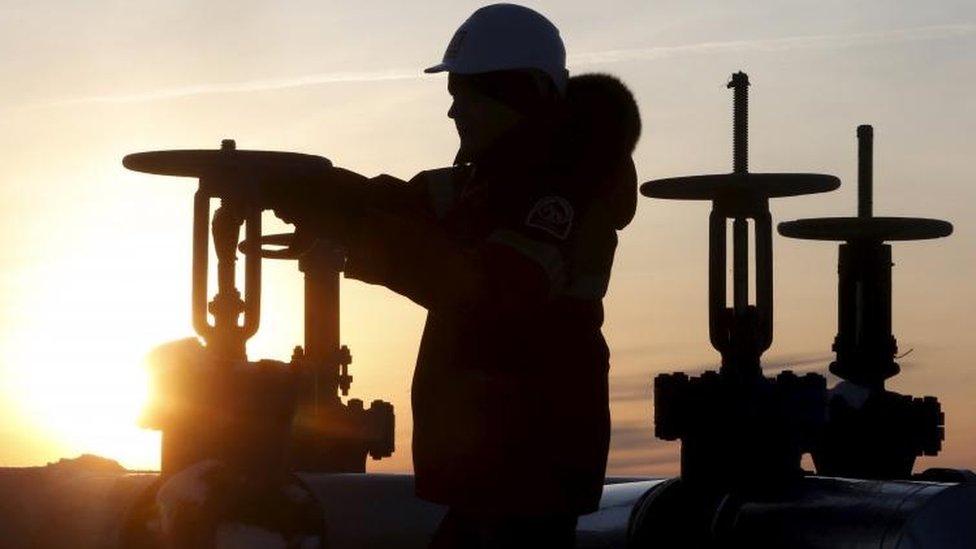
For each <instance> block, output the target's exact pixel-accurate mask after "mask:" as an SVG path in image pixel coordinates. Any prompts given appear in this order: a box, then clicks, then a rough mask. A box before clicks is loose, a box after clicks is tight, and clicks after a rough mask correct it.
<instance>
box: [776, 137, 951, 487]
mask: <svg viewBox="0 0 976 549" xmlns="http://www.w3.org/2000/svg"><path fill="white" fill-rule="evenodd" d="M857 138H858V144H859V146H858V204H857V214H858V215H857V217H831V218H819V219H802V220H799V221H790V222H786V223H781V224H780V225H779V232H780V234H782V235H783V236H787V237H791V238H802V239H808V240H829V241H841V242H844V244H841V245H840V252H839V262H838V269H837V271H838V279H839V280H838V282H839V283H838V292H837V296H838V307H837V313H838V314H837V325H838V333H837V338H836V339H835V340H834V347H833V348H834V352H836V354H837V359H836V360H835V361H834V362H833V363H832V364H831V365H830V371H831V372H832V373H833V374H834V375H836V376H838V377H840V378H841V379H843V380H845V381H844V382H842V383H841V384H840V385H838V387H837V388H836V389H835V390H834V391H833V393H834V395H833V396H832V397H831V399H830V421H829V422H828V424H827V426H826V429H825V432H824V435H823V437H822V440H821V442H820V444H819V445H818V447H817V449H816V450H815V451H814V452H813V458H814V462H815V464H816V466H817V471H818V472H819V473H821V474H826V475H834V476H846V477H857V478H908V477H909V476H910V475H911V472H912V467H913V465H914V463H915V458H916V457H917V456H921V455H929V456H934V455H936V454H938V453H939V451H940V450H941V448H942V440H943V438H944V436H945V434H944V430H943V426H942V425H943V422H944V417H943V414H942V410H941V406H940V405H939V401H938V400H937V399H936V398H935V397H931V396H927V397H924V398H912V397H909V396H905V395H900V394H897V393H894V392H890V391H886V390H885V388H884V384H885V380H886V379H888V378H890V377H892V376H894V375H896V374H897V373H898V371H899V367H898V364H897V363H896V362H895V358H896V357H895V355H896V354H897V353H898V345H897V342H896V340H895V337H894V335H892V331H891V319H892V315H891V303H892V298H891V267H892V262H891V245H889V244H885V241H902V240H926V239H933V238H941V237H945V236H948V235H950V234H951V233H952V225H951V224H949V223H947V222H945V221H940V220H936V219H923V218H906V217H873V212H872V209H873V193H874V190H873V162H872V152H873V146H874V144H873V140H874V130H873V129H872V127H871V126H867V125H863V126H859V127H858V128H857Z"/></svg>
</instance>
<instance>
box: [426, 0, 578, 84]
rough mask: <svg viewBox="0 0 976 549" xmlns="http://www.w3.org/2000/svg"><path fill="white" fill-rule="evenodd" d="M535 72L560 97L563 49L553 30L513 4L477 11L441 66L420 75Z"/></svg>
mask: <svg viewBox="0 0 976 549" xmlns="http://www.w3.org/2000/svg"><path fill="white" fill-rule="evenodd" d="M513 69H537V70H540V71H542V72H544V73H545V74H547V75H549V78H551V79H552V82H553V84H555V85H556V88H557V89H558V90H559V91H560V93H562V92H564V91H565V90H566V81H567V80H568V79H569V73H568V72H567V71H566V48H565V47H564V46H563V40H562V38H560V37H559V29H557V28H556V26H555V25H553V24H552V23H551V22H550V21H549V20H548V19H546V18H545V17H544V16H543V15H542V14H540V13H539V12H536V11H534V10H531V9H529V8H526V7H525V6H517V5H515V4H492V5H490V6H485V7H483V8H480V9H479V10H478V11H476V12H474V13H473V14H471V17H468V19H467V20H466V21H465V22H464V23H462V24H461V27H460V28H458V30H457V31H456V32H455V33H454V37H453V38H451V42H450V43H449V44H448V45H447V51H445V52H444V60H443V61H442V62H441V63H440V64H437V65H434V66H433V67H429V68H427V69H425V70H424V72H428V73H430V72H444V71H447V72H453V73H457V74H478V73H483V72H492V71H502V70H513Z"/></svg>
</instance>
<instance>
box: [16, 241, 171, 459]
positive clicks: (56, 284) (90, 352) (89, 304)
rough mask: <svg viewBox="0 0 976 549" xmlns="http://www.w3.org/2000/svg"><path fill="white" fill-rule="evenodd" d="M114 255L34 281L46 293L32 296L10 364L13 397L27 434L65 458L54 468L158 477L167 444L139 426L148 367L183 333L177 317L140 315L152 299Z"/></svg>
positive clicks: (74, 262)
mask: <svg viewBox="0 0 976 549" xmlns="http://www.w3.org/2000/svg"><path fill="white" fill-rule="evenodd" d="M107 255H108V254H106V257H95V258H93V257H86V258H85V261H84V262H81V263H79V262H78V261H77V260H78V259H79V258H77V257H75V258H70V259H69V260H66V261H64V260H63V261H59V262H58V263H59V264H60V265H59V266H60V267H65V266H67V265H72V266H73V267H71V268H69V269H63V268H62V269H58V268H51V269H50V270H47V271H46V273H49V274H47V275H45V276H43V277H42V279H41V280H35V281H33V282H34V284H33V287H34V288H37V289H39V290H38V291H36V292H35V293H34V295H31V296H23V297H25V298H33V299H34V301H33V302H32V303H31V306H30V308H29V311H30V313H29V314H28V315H26V316H25V317H23V318H21V319H20V320H21V323H20V325H19V326H17V328H16V332H17V335H16V337H14V338H13V339H12V340H9V341H11V343H12V348H8V349H7V350H6V353H5V355H6V356H5V357H4V358H5V359H6V361H7V363H8V364H10V365H11V366H12V368H11V370H12V373H13V376H12V377H13V382H14V383H13V385H14V387H11V389H13V394H12V395H11V396H13V397H14V399H16V400H17V401H18V403H19V408H20V410H21V415H22V416H23V417H24V418H26V421H27V422H28V423H29V425H23V426H21V428H27V429H30V430H31V431H32V432H33V433H35V434H36V436H38V437H44V438H48V439H53V440H54V441H56V442H57V444H56V446H58V447H60V448H63V452H64V455H60V456H48V457H47V460H48V461H50V460H56V459H57V458H60V457H75V456H77V455H78V454H81V453H92V454H97V455H101V456H104V457H108V458H112V459H115V460H117V461H119V462H120V463H122V464H123V465H125V466H127V467H129V468H132V469H154V468H157V467H158V464H159V463H158V462H159V458H158V453H159V435H158V433H155V432H152V431H146V430H142V429H140V428H139V427H138V426H137V424H136V422H137V419H138V416H139V413H140V411H141V409H142V406H143V403H144V402H145V400H146V397H147V392H148V375H147V371H146V368H145V366H144V363H143V361H144V358H145V356H146V353H147V352H148V351H149V350H150V349H151V348H152V347H153V346H155V345H157V344H159V343H161V342H162V341H163V340H165V339H167V338H168V339H173V337H172V334H173V333H174V331H173V330H172V329H168V328H169V327H168V326H167V324H168V323H170V321H169V320H168V317H166V316H160V315H156V314H153V313H152V312H151V311H145V310H141V309H142V306H139V310H134V309H135V308H136V307H135V306H134V305H133V303H132V301H131V296H134V295H139V294H137V292H139V291H145V289H144V288H142V289H141V288H140V287H141V286H142V284H139V283H137V282H136V281H133V282H131V283H125V282H124V281H123V280H120V279H122V278H123V277H122V273H118V272H112V271H111V268H110V267H109V268H106V266H111V265H113V263H112V262H113V260H114V261H117V258H110V257H107ZM79 265H80V266H79ZM41 289H42V290H41ZM165 306H166V305H165V304H159V307H165ZM169 306H170V307H172V304H169ZM164 319H165V320H164ZM178 329H179V328H178V327H177V330H178ZM176 333H179V332H176ZM167 334H168V337H167ZM41 459H42V458H41V457H38V460H41Z"/></svg>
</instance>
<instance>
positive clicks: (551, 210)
mask: <svg viewBox="0 0 976 549" xmlns="http://www.w3.org/2000/svg"><path fill="white" fill-rule="evenodd" d="M525 224H526V225H527V226H529V227H535V228H536V229H542V230H543V231H546V232H547V233H549V234H551V235H553V236H555V237H556V238H560V239H563V240H566V237H567V236H569V229H570V228H571V227H572V225H573V206H572V205H570V203H569V201H568V200H566V199H565V198H562V197H559V196H546V197H544V198H541V199H539V201H538V202H536V203H535V206H532V210H531V211H529V216H528V217H527V218H526V219H525Z"/></svg>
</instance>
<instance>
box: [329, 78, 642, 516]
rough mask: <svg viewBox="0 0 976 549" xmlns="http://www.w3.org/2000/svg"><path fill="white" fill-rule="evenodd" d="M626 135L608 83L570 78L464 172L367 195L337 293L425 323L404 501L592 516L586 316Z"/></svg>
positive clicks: (629, 138)
mask: <svg viewBox="0 0 976 549" xmlns="http://www.w3.org/2000/svg"><path fill="white" fill-rule="evenodd" d="M639 128H640V122H639V117H638V115H637V107H636V105H635V104H634V102H633V98H632V96H631V95H630V93H629V92H628V91H627V90H626V88H624V87H623V85H622V84H620V83H619V82H618V81H617V80H615V79H613V78H611V77H606V76H599V75H590V76H584V77H575V78H574V79H571V81H570V86H569V91H568V99H567V101H566V110H565V111H563V114H562V115H561V116H558V117H550V118H547V119H545V120H532V121H530V123H528V124H526V125H524V126H521V127H519V128H517V129H515V130H513V131H512V132H510V134H508V135H506V136H504V138H503V139H501V140H499V143H498V145H497V146H495V147H494V148H493V149H492V150H491V151H489V153H487V154H486V155H484V156H483V157H481V158H479V159H478V161H476V162H474V163H472V164H470V165H464V166H454V167H451V168H444V169H438V170H431V171H427V172H422V173H421V174H419V175H417V176H416V177H414V178H413V179H411V180H410V181H409V182H406V183H404V182H400V181H398V180H396V179H394V178H391V177H389V176H381V177H379V178H376V179H374V180H373V185H372V187H371V188H372V191H371V193H372V194H371V197H370V199H369V200H368V202H369V205H370V206H371V207H372V208H371V211H370V213H369V214H368V215H367V216H366V218H365V219H364V220H362V222H361V223H360V224H359V229H358V231H357V234H356V236H355V237H353V238H351V239H350V242H349V244H348V259H347V264H346V272H345V276H346V277H348V278H354V279H358V280H362V281H364V282H368V283H373V284H381V285H384V286H386V287H388V288H390V289H392V290H394V291H396V292H397V293H400V294H402V295H404V296H406V297H408V298H410V299H412V300H413V301H414V302H416V303H418V304H420V305H421V306H423V307H425V308H426V309H427V310H428V314H427V321H426V325H425V328H424V333H423V337H422V340H421V343H420V350H419V353H418V357H417V365H416V370H415V373H414V378H413V386H412V395H411V398H412V406H413V418H414V433H413V458H414V469H415V475H416V490H417V494H418V495H419V496H420V497H422V498H424V499H427V500H430V501H434V502H437V503H442V504H447V505H451V506H454V507H456V508H459V509H465V510H468V511H471V512H479V513H497V514H507V515H537V514H582V513H587V512H590V511H593V510H595V509H596V506H597V504H598V502H599V499H600V495H601V491H602V486H603V482H604V472H605V467H606V459H607V451H608V446H609V436H610V415H609V403H608V391H607V373H608V368H609V352H608V349H607V346H606V343H605V341H604V338H603V335H602V333H601V325H602V322H603V308H602V302H601V299H602V297H603V296H604V294H605V292H606V289H607V284H608V281H609V275H610V267H611V265H612V261H613V254H614V249H615V247H616V243H617V236H616V231H617V230H619V229H622V228H623V227H624V226H626V225H627V224H628V223H629V221H630V220H631V218H632V217H633V214H634V208H635V203H636V201H635V198H636V174H635V172H634V166H633V163H632V162H631V160H630V154H631V152H632V150H633V146H634V144H635V142H636V139H637V135H638V133H639Z"/></svg>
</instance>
